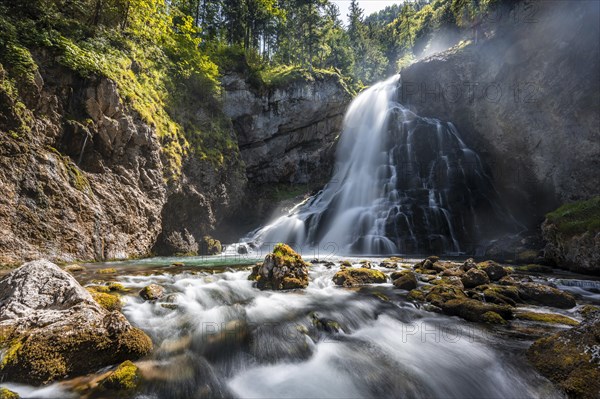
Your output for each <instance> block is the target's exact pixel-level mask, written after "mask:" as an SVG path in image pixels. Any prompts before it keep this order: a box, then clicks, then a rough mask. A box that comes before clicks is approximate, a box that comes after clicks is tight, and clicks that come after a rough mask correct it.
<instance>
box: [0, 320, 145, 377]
mask: <svg viewBox="0 0 600 399" xmlns="http://www.w3.org/2000/svg"><path fill="white" fill-rule="evenodd" d="M121 317H122V316H121ZM66 332H67V331H65V333H63V334H57V331H39V332H37V333H36V334H35V335H32V336H29V335H22V334H21V335H18V336H16V337H14V338H13V339H12V341H11V345H10V346H9V347H8V354H9V355H8V356H5V357H4V358H3V361H2V363H1V364H0V371H2V372H3V373H6V375H9V376H10V377H9V378H10V379H11V380H13V381H17V382H27V383H29V384H45V383H48V382H50V381H53V380H56V379H60V378H64V377H66V376H68V375H78V374H83V373H87V372H92V371H95V370H97V369H98V368H100V367H103V366H105V365H106V364H111V363H114V362H115V361H117V362H118V361H123V360H126V359H128V358H129V359H131V358H138V357H140V356H144V355H146V354H148V353H150V351H151V350H152V341H150V338H148V336H147V335H146V334H145V333H144V332H143V331H141V330H140V329H138V328H129V329H127V330H125V331H122V332H119V333H116V334H115V335H114V336H112V337H111V336H109V335H102V334H98V333H96V332H95V331H93V330H76V333H74V334H73V333H70V334H67V333H66Z"/></svg>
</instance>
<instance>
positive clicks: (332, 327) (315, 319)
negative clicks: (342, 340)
mask: <svg viewBox="0 0 600 399" xmlns="http://www.w3.org/2000/svg"><path fill="white" fill-rule="evenodd" d="M311 320H312V323H313V325H314V326H315V328H316V329H317V330H319V331H323V332H326V333H329V334H334V333H339V332H340V331H343V328H342V326H341V324H340V323H339V322H337V321H335V320H333V319H328V318H326V317H321V316H320V315H319V314H318V313H313V314H311Z"/></svg>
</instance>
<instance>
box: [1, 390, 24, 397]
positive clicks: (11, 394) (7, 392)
mask: <svg viewBox="0 0 600 399" xmlns="http://www.w3.org/2000/svg"><path fill="white" fill-rule="evenodd" d="M0 399H21V397H20V396H19V395H18V394H17V393H16V392H13V391H11V390H10V389H8V388H0Z"/></svg>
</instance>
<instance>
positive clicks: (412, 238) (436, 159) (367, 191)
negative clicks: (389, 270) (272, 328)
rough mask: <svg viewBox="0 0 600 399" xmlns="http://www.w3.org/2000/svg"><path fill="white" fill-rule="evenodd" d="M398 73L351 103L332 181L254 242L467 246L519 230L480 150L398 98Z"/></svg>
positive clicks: (432, 248) (421, 249)
mask: <svg viewBox="0 0 600 399" xmlns="http://www.w3.org/2000/svg"><path fill="white" fill-rule="evenodd" d="M398 80H399V75H396V76H394V77H392V78H390V79H388V80H386V81H384V82H380V83H377V84H375V85H374V86H372V87H371V88H369V89H367V90H365V91H364V92H363V93H361V94H360V95H359V96H358V97H357V98H356V99H355V100H354V101H353V102H352V104H351V105H350V107H349V108H348V111H347V112H346V116H345V118H344V125H343V133H342V135H341V137H340V141H339V143H338V148H337V152H336V163H335V168H334V173H333V176H332V178H331V180H330V181H329V183H328V184H327V185H326V186H325V187H324V188H323V189H322V190H321V191H320V192H319V193H317V194H316V195H314V196H313V197H311V198H309V199H308V200H307V201H305V202H304V203H302V204H299V205H298V206H296V207H295V208H294V209H292V210H291V211H290V212H289V213H288V214H287V215H284V216H281V217H279V218H277V219H276V220H274V221H273V222H272V223H270V224H268V225H266V226H264V227H262V228H260V229H258V230H257V231H255V232H253V233H251V235H250V236H249V237H247V240H248V241H251V242H253V243H255V244H263V243H274V242H280V241H282V242H287V243H290V244H292V245H294V246H295V247H297V248H321V249H326V248H334V249H335V251H337V253H340V254H356V253H359V254H408V253H413V254H414V253H443V254H461V253H471V252H474V251H475V250H477V248H479V247H480V246H481V245H482V244H484V243H485V242H487V241H489V240H491V239H493V238H495V235H497V234H498V232H499V231H510V230H511V229H513V231H514V226H515V223H514V220H513V219H512V217H510V214H508V212H507V211H506V210H505V209H504V207H503V206H502V205H500V202H499V200H498V194H497V193H496V191H495V189H494V187H493V185H492V182H491V179H490V177H489V176H488V174H487V173H486V171H485V169H484V166H483V165H482V162H481V160H480V158H479V156H478V155H477V154H476V153H475V152H474V151H473V150H471V149H469V148H468V147H467V146H466V145H465V143H464V142H463V141H462V139H461V138H460V135H459V133H458V131H457V130H456V128H455V127H454V126H453V125H452V124H451V123H447V122H442V121H439V120H436V119H431V118H423V117H419V116H418V115H416V114H415V113H414V112H412V111H410V110H409V109H407V108H406V107H404V106H403V105H401V104H400V103H398V101H397V97H398V85H399V83H398Z"/></svg>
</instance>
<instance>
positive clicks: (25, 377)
mask: <svg viewBox="0 0 600 399" xmlns="http://www.w3.org/2000/svg"><path fill="white" fill-rule="evenodd" d="M151 350H152V342H151V340H150V338H149V337H148V336H147V335H146V334H144V332H142V331H141V330H140V329H138V328H134V327H132V326H131V325H130V324H129V322H128V321H127V319H125V317H124V316H123V315H122V314H121V313H119V312H116V311H113V312H109V311H107V310H106V309H104V308H103V307H101V306H100V305H99V304H98V303H96V301H94V299H93V297H92V295H91V294H90V293H89V292H88V291H87V290H86V289H84V288H83V287H81V286H80V285H79V283H77V281H76V280H75V279H74V278H73V277H72V276H71V275H70V274H69V273H67V272H65V271H63V270H61V269H60V268H59V267H58V266H56V265H54V264H53V263H50V262H48V261H35V262H30V263H27V264H24V265H23V266H21V267H20V268H18V269H16V270H14V271H13V272H11V273H10V274H8V275H6V276H5V277H4V278H2V279H1V280H0V352H1V353H3V354H4V355H3V356H2V359H1V361H0V373H1V374H2V375H3V377H4V380H5V381H14V382H23V383H27V384H43V383H48V382H50V381H53V380H56V379H61V378H64V377H66V376H76V375H81V374H86V373H89V372H93V371H96V370H98V369H99V368H101V367H105V366H108V365H111V364H115V363H119V362H123V361H125V360H128V359H137V358H139V357H141V356H144V355H146V354H148V353H149V352H150V351H151Z"/></svg>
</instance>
